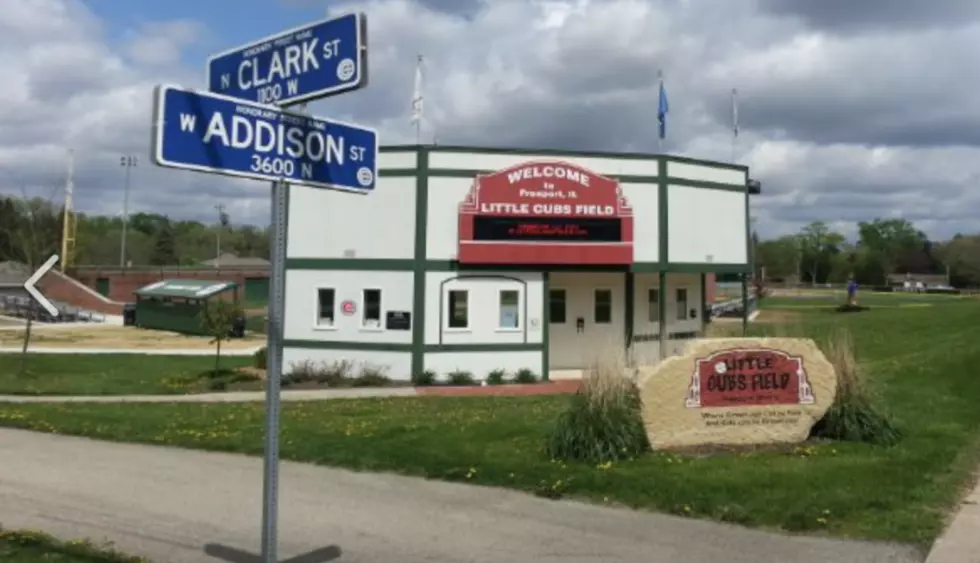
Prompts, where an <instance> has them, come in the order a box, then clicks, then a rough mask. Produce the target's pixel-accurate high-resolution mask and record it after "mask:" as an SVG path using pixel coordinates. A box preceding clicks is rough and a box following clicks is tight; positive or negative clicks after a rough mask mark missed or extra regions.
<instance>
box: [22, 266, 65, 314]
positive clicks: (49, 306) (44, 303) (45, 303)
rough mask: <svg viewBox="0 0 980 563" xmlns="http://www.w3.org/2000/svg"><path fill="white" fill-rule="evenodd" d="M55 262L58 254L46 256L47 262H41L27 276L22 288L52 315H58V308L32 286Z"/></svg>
mask: <svg viewBox="0 0 980 563" xmlns="http://www.w3.org/2000/svg"><path fill="white" fill-rule="evenodd" d="M57 262H58V255H57V254H54V255H52V256H51V258H48V261H47V262H45V263H44V264H42V265H41V267H40V268H38V269H37V271H36V272H34V275H33V276H31V277H29V278H27V281H26V282H24V289H26V290H27V293H30V294H31V297H33V298H34V300H35V301H37V302H38V304H40V305H41V306H42V307H44V309H45V310H46V311H47V312H48V314H50V315H51V316H52V317H57V316H58V309H56V308H55V306H54V305H52V304H51V302H50V301H48V300H47V298H46V297H44V296H43V295H41V292H40V291H38V290H37V288H36V287H34V286H35V285H36V284H37V282H38V281H40V279H41V278H43V277H44V274H46V273H48V270H50V269H51V267H52V266H54V265H55V264H56V263H57Z"/></svg>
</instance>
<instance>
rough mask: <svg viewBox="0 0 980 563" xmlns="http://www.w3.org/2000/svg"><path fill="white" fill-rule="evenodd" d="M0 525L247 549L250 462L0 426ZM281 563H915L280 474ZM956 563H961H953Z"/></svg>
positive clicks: (534, 505)
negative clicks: (309, 561) (298, 560)
mask: <svg viewBox="0 0 980 563" xmlns="http://www.w3.org/2000/svg"><path fill="white" fill-rule="evenodd" d="M0 459H3V463H2V464H0V523H2V524H3V525H4V526H5V527H9V528H33V529H40V530H45V531H48V532H49V533H51V534H54V535H55V536H58V537H62V538H66V539H67V538H76V537H89V538H92V539H93V540H96V541H98V540H103V539H108V540H111V541H113V542H114V543H115V544H116V546H117V547H118V548H119V549H120V550H122V551H125V552H129V553H132V554H134V555H142V556H145V557H148V558H150V559H151V560H153V561H156V562H158V563H164V562H168V563H205V562H206V563H214V562H215V561H217V560H216V559H213V558H211V557H210V556H208V555H206V554H205V553H204V551H203V550H204V546H205V545H207V544H212V543H218V544H222V545H225V546H229V547H232V548H236V549H239V550H245V551H250V552H257V551H258V549H259V543H260V535H261V534H260V531H259V529H260V526H259V524H260V515H261V496H262V494H261V491H262V470H261V467H262V461H261V459H259V458H250V457H245V456H238V455H229V454H218V453H208V452H201V451H191V450H178V449H171V448H162V447H154V446H142V445H130V444H117V443H109V442H98V441H93V440H87V439H83V438H70V437H66V436H58V435H54V434H38V433H33V432H26V431H21V430H9V429H0ZM280 476H281V498H280V520H279V545H280V560H282V561H285V560H287V559H289V558H291V557H294V556H296V555H299V554H303V553H306V552H309V551H312V550H318V549H322V548H325V547H331V546H332V548H333V551H335V552H339V554H340V557H339V558H336V559H334V560H336V561H341V562H344V563H367V562H371V563H375V562H379V561H397V562H399V563H422V562H427V563H459V562H463V561H465V562H468V563H491V562H493V563H497V562H507V563H511V562H531V561H534V562H535V563H614V562H615V563H634V562H635V563H680V562H683V563H716V562H724V563H831V562H833V563H912V562H914V563H921V562H922V560H923V555H922V554H921V553H918V552H917V551H916V550H914V549H912V548H910V547H907V546H902V545H891V544H878V543H866V542H857V541H844V540H832V539H826V538H816V537H793V536H789V535H783V534H777V533H770V532H763V531H758V530H748V529H743V528H739V527H735V526H729V525H724V524H717V523H712V522H705V521H699V520H691V519H684V518H678V517H674V516H667V515H662V514H652V513H647V512H638V511H631V510H625V509H614V508H608V507H601V506H593V505H588V504H582V503H575V502H566V501H551V500H545V499H540V498H536V497H533V496H530V495H526V494H522V493H518V492H514V491H508V490H500V489H492V488H485V487H473V486H467V485H462V484H454V483H443V482H436V481H425V480H421V479H413V478H408V477H399V476H394V475H374V474H366V473H353V472H348V471H342V470H337V469H329V468H325V467H316V466H311V465H305V464H298V463H283V464H282V466H281V473H280ZM959 563H963V562H959Z"/></svg>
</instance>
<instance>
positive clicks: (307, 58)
mask: <svg viewBox="0 0 980 563" xmlns="http://www.w3.org/2000/svg"><path fill="white" fill-rule="evenodd" d="M207 72H208V86H209V90H210V92H199V91H196V90H192V89H188V88H181V87H178V86H158V87H157V89H156V92H155V94H154V104H153V108H154V113H153V127H154V134H153V137H152V139H153V145H152V148H151V153H152V156H153V160H154V162H155V163H156V164H157V165H159V166H164V167H168V168H179V169H183V170H194V171H197V172H207V173H211V174H223V175H226V176H237V177H241V178H251V179H255V180H267V181H269V180H271V181H272V240H270V241H269V246H270V252H269V254H270V256H269V258H270V261H271V267H272V269H271V272H270V280H269V285H270V288H269V293H270V295H269V327H268V341H267V347H266V370H267V375H266V396H265V460H264V471H263V478H262V481H263V483H262V500H263V504H262V558H261V560H262V561H264V562H265V563H278V553H277V552H278V535H277V523H278V516H279V515H278V507H279V418H280V407H281V405H280V399H281V397H280V394H281V389H280V388H281V386H282V364H283V357H282V356H283V340H284V329H283V323H284V321H285V307H286V287H285V284H286V233H287V230H288V222H289V210H288V206H287V202H288V198H287V194H288V190H289V186H290V184H293V185H303V186H309V187H314V188H326V189H332V190H342V191H347V192H352V193H360V194H368V193H371V192H372V191H373V190H374V187H375V184H376V183H377V178H378V134H377V131H375V130H374V129H370V128H366V127H362V126H360V125H355V124H350V123H343V122H340V121H334V120H329V119H324V118H318V117H313V116H310V115H307V114H306V113H305V112H303V113H300V112H292V111H289V110H287V109H285V108H286V106H289V105H292V104H299V103H305V102H307V101H310V100H314V99H318V98H325V97H328V96H335V95H337V94H342V93H344V92H349V91H352V90H357V89H359V88H363V87H365V86H366V85H367V81H368V71H367V18H366V17H365V16H364V15H363V14H347V15H344V16H340V17H334V18H329V19H325V20H320V21H317V22H313V23H311V24H308V25H306V26H302V27H297V28H294V29H290V30H287V31H284V32H281V33H279V34H276V35H272V36H270V37H266V38H264V39H260V40H258V41H256V42H253V43H250V44H248V45H243V46H240V47H237V48H235V49H232V50H230V51H225V52H224V53H221V54H218V55H215V56H213V57H210V58H209V59H208V64H207ZM271 104H276V105H271ZM205 552H206V553H208V554H210V555H213V556H215V557H220V558H222V559H225V560H227V561H234V562H236V563H252V562H253V561H257V560H258V557H257V556H255V555H252V554H250V553H246V552H243V551H241V550H239V549H235V548H231V547H227V546H222V545H219V544H208V545H207V546H206V547H205ZM336 557H339V548H337V547H336V546H329V547H327V548H322V549H319V550H314V551H311V552H309V553H307V554H304V555H302V556H299V557H296V558H293V559H291V560H290V561H293V562H294V563H298V562H299V561H300V560H302V561H303V562H304V563H313V562H314V561H327V560H329V559H334V558H336Z"/></svg>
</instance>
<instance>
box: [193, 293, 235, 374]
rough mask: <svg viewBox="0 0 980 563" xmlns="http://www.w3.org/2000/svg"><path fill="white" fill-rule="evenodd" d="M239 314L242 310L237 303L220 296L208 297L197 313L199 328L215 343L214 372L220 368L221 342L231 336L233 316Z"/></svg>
mask: <svg viewBox="0 0 980 563" xmlns="http://www.w3.org/2000/svg"><path fill="white" fill-rule="evenodd" d="M241 314H242V310H241V309H240V308H239V307H238V305H236V304H235V303H232V302H231V301H225V300H223V299H221V298H220V297H213V298H211V299H209V300H208V302H207V305H205V307H204V308H203V309H201V313H200V315H199V319H200V321H201V328H203V329H204V331H205V332H206V333H207V334H208V336H210V337H211V339H212V340H211V344H216V345H217V347H216V348H215V355H214V371H215V373H217V372H218V371H219V370H220V368H221V343H222V342H224V341H225V340H228V339H229V338H231V329H232V328H233V324H234V322H235V317H238V316H240V315H241Z"/></svg>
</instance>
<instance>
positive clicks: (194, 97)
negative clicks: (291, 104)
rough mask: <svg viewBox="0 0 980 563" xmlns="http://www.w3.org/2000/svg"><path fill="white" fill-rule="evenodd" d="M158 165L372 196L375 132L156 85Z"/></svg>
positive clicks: (155, 149) (155, 155)
mask: <svg viewBox="0 0 980 563" xmlns="http://www.w3.org/2000/svg"><path fill="white" fill-rule="evenodd" d="M153 109H154V113H153V127H154V131H153V147H152V154H153V159H154V161H155V162H156V163H157V164H158V165H160V166H167V167H170V168H181V169H184V170H196V171H198V172H211V173H214V174H225V175H229V176H240V177H242V178H254V179H256V180H285V181H287V182H289V183H292V184H300V185H307V186H314V187H321V188H333V189H338V190H347V191H352V192H360V193H370V192H371V191H372V190H373V189H374V185H375V182H376V180H377V177H378V168H377V166H378V164H377V163H378V133H377V131H375V130H374V129H369V128H367V127H361V126H360V125H352V124H349V123H343V122H339V121H333V120H328V119H322V118H319V117H312V116H308V115H302V114H299V113H295V112H290V111H288V110H283V109H281V108H279V107H276V106H271V105H266V104H257V103H254V102H246V101H243V100H239V99H236V98H232V97H230V96H221V95H218V94H211V93H207V92H199V91H196V90H191V89H189V88H181V87H178V86H157V87H156V90H155V91H154V100H153Z"/></svg>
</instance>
